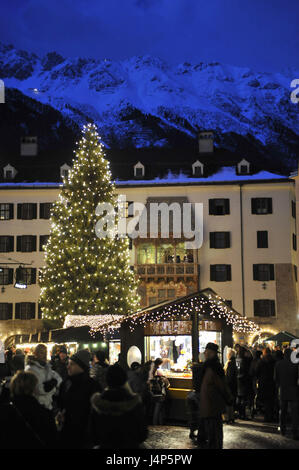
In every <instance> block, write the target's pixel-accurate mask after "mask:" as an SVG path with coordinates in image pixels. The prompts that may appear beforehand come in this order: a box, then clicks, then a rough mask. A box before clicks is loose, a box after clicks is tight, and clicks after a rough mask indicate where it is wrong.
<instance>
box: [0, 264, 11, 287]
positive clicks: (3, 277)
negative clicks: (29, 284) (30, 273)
mask: <svg viewBox="0 0 299 470" xmlns="http://www.w3.org/2000/svg"><path fill="white" fill-rule="evenodd" d="M12 283H13V269H12V268H5V267H2V266H0V285H1V286H7V285H9V284H12Z"/></svg>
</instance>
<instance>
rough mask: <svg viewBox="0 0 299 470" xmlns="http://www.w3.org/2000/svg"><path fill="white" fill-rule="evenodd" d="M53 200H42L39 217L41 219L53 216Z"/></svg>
mask: <svg viewBox="0 0 299 470" xmlns="http://www.w3.org/2000/svg"><path fill="white" fill-rule="evenodd" d="M51 207H52V203H51V202H42V203H40V205H39V218H40V219H50V216H51Z"/></svg>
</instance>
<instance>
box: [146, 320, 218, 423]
mask: <svg viewBox="0 0 299 470" xmlns="http://www.w3.org/2000/svg"><path fill="white" fill-rule="evenodd" d="M198 335H199V360H200V361H204V350H205V347H206V345H207V343H209V342H212V343H216V344H218V345H219V348H220V350H221V343H222V334H221V323H220V322H219V321H216V320H215V321H201V322H200V324H199V332H198ZM144 345H145V357H146V360H155V359H156V358H161V359H162V361H163V363H162V365H161V366H160V368H159V373H160V374H161V375H163V376H164V377H167V379H168V380H169V382H170V387H169V389H168V398H169V408H170V409H169V417H170V419H172V420H174V421H186V398H187V395H188V393H189V392H191V391H192V389H193V383H192V372H191V365H192V337H191V322H190V321H186V320H185V321H180V320H178V321H162V322H155V323H150V324H147V325H146V326H145V330H144Z"/></svg>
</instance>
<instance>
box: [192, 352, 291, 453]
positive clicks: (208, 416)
mask: <svg viewBox="0 0 299 470" xmlns="http://www.w3.org/2000/svg"><path fill="white" fill-rule="evenodd" d="M292 352H293V351H292V350H291V349H290V348H283V349H281V348H280V347H276V348H275V349H274V350H271V349H270V348H268V347H262V348H260V349H259V348H256V349H252V348H249V347H244V346H241V345H239V344H236V345H235V348H234V349H233V348H231V349H229V351H228V354H227V361H226V363H225V365H224V367H222V366H221V364H220V361H219V359H218V357H217V355H218V346H217V345H215V344H213V343H210V344H208V345H207V350H206V352H205V356H206V360H205V362H204V363H202V364H200V363H199V364H196V365H194V366H193V387H194V390H193V391H192V392H191V393H190V394H189V395H188V397H187V409H188V416H189V426H190V438H191V439H196V440H197V442H198V444H199V445H204V446H208V447H211V448H222V445H223V423H226V424H228V425H232V424H234V422H235V419H236V418H238V419H239V420H245V421H246V420H249V419H254V418H255V417H260V416H261V417H262V418H263V420H264V422H266V423H272V424H277V426H278V429H279V431H280V433H281V434H282V435H283V436H285V435H286V433H287V423H288V417H289V416H290V417H291V437H292V438H293V439H295V440H299V365H298V363H297V364H296V363H295V362H293V361H292V360H291V355H292ZM196 432H197V435H196Z"/></svg>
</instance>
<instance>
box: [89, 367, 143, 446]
mask: <svg viewBox="0 0 299 470" xmlns="http://www.w3.org/2000/svg"><path fill="white" fill-rule="evenodd" d="M106 381H107V385H108V387H107V388H106V389H105V390H104V392H103V393H102V394H100V393H96V394H95V395H93V397H92V399H91V405H92V412H91V429H90V431H91V436H92V439H93V445H94V446H95V447H100V448H102V449H137V448H139V447H140V445H141V444H142V443H143V442H144V441H145V439H146V438H147V434H148V431H147V426H146V420H145V410H144V407H143V404H142V401H141V398H140V396H139V395H138V394H136V393H133V392H132V389H131V388H130V386H129V384H128V382H127V373H126V372H125V371H124V370H123V369H122V368H121V367H120V366H119V365H118V364H114V365H113V366H110V367H109V368H108V370H107V374H106Z"/></svg>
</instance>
